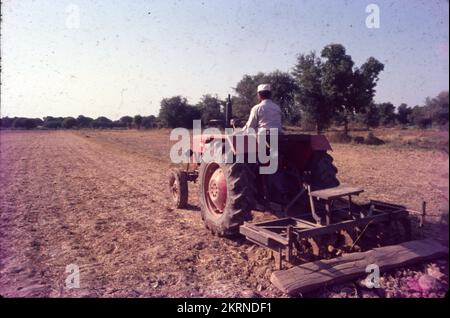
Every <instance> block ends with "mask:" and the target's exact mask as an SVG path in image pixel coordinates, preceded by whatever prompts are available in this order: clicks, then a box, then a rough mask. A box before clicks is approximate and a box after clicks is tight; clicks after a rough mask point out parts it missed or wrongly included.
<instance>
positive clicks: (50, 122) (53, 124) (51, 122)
mask: <svg viewBox="0 0 450 318" xmlns="http://www.w3.org/2000/svg"><path fill="white" fill-rule="evenodd" d="M63 120H64V118H62V117H52V116H47V117H44V127H45V128H48V129H57V128H61V124H62V121H63Z"/></svg>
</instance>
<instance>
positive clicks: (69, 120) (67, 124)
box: [61, 117, 78, 129]
mask: <svg viewBox="0 0 450 318" xmlns="http://www.w3.org/2000/svg"><path fill="white" fill-rule="evenodd" d="M77 125H78V122H77V120H76V119H75V118H73V117H66V118H64V120H63V121H62V123H61V127H62V128H66V129H70V128H73V127H76V126H77Z"/></svg>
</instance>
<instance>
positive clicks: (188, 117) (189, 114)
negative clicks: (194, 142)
mask: <svg viewBox="0 0 450 318" xmlns="http://www.w3.org/2000/svg"><path fill="white" fill-rule="evenodd" d="M158 117H159V118H160V120H161V124H162V125H163V126H164V127H169V128H175V127H184V128H192V124H193V120H194V119H200V118H201V114H200V111H199V110H198V109H197V108H196V107H193V106H191V105H189V104H188V102H187V99H186V98H184V97H181V96H174V97H171V98H164V99H163V100H162V101H161V108H160V110H159V116H158Z"/></svg>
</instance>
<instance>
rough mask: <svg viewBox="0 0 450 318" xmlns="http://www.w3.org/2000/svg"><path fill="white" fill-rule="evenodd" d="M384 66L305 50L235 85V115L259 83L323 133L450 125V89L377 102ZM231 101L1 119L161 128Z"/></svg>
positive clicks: (291, 121)
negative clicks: (414, 102)
mask: <svg viewBox="0 0 450 318" xmlns="http://www.w3.org/2000/svg"><path fill="white" fill-rule="evenodd" d="M383 70H384V65H383V64H382V63H381V62H380V61H378V60H377V59H376V58H374V57H369V58H368V59H367V60H366V62H364V63H363V64H362V65H360V66H357V65H355V63H354V62H353V60H352V57H351V56H350V55H349V54H347V52H346V49H345V47H344V46H343V45H341V44H330V45H327V46H325V47H324V48H323V49H322V51H321V52H320V55H319V54H317V53H316V52H314V51H313V52H310V53H307V54H300V55H298V57H297V61H296V64H295V65H294V66H293V68H292V72H281V71H274V72H270V73H262V72H260V73H257V74H256V75H244V76H243V78H242V79H241V80H240V81H239V82H238V83H237V85H236V87H235V88H234V91H235V92H234V93H235V94H233V97H232V101H233V115H234V116H235V117H236V118H238V119H240V120H241V121H245V120H246V119H247V118H248V115H249V113H250V109H251V107H252V106H254V105H255V104H257V103H258V101H257V95H256V87H257V85H259V84H261V83H270V84H271V86H272V98H273V100H274V101H275V102H276V103H277V104H278V105H280V108H281V110H282V115H283V122H284V124H285V125H293V126H301V127H303V128H305V129H308V130H312V129H314V130H316V131H317V132H318V133H321V132H322V131H324V130H325V129H327V128H328V127H330V126H331V125H335V126H342V127H343V129H344V133H345V134H347V133H348V129H349V123H356V124H359V125H361V126H365V127H367V128H375V127H378V126H393V125H403V126H406V125H414V126H417V127H420V128H431V127H445V128H447V129H448V116H449V96H448V91H445V92H441V93H440V94H439V95H438V96H436V97H434V98H430V97H428V98H427V99H426V100H425V104H424V105H422V106H414V107H409V106H408V105H406V104H401V105H399V106H398V107H395V106H394V105H393V104H392V103H390V102H385V103H378V104H376V103H374V101H373V98H374V96H375V93H376V90H375V89H376V86H377V83H378V80H379V75H380V73H381V72H382V71H383ZM224 105H225V101H224V100H221V99H220V98H218V96H217V95H209V94H207V95H204V96H203V97H202V98H201V99H200V101H199V102H198V103H197V104H196V105H191V104H189V102H188V100H187V99H186V98H185V97H183V96H181V95H179V96H173V97H170V98H164V99H163V100H162V101H161V107H160V110H159V114H158V116H157V117H155V116H153V115H151V116H141V115H136V116H134V117H131V116H124V117H122V118H120V119H119V120H115V121H113V120H110V119H108V118H106V117H103V116H102V117H98V118H96V119H93V118H89V117H85V116H83V115H80V116H78V117H77V118H74V117H65V118H63V117H50V116H47V117H44V118H43V119H40V118H17V117H15V118H8V117H4V118H1V123H0V124H1V127H3V128H26V129H32V128H36V127H44V128H49V129H57V128H66V129H70V128H133V127H134V128H137V129H140V128H146V129H149V128H160V127H168V128H175V127H186V128H191V127H192V121H193V120H194V119H201V120H202V122H203V124H207V123H209V122H210V121H211V120H218V121H223V120H224V111H223V109H224Z"/></svg>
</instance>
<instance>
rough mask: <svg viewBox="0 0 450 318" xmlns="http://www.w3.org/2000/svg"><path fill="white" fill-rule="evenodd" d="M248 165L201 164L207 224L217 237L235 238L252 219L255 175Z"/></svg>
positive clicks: (210, 162)
mask: <svg viewBox="0 0 450 318" xmlns="http://www.w3.org/2000/svg"><path fill="white" fill-rule="evenodd" d="M250 169H251V168H250V165H248V164H246V163H221V162H217V161H215V160H212V161H209V162H202V163H201V165H200V168H199V191H200V193H199V198H200V205H201V214H202V219H203V221H204V222H205V225H206V227H207V228H208V229H210V230H211V231H212V232H213V233H214V234H216V235H218V236H234V235H236V234H237V233H238V232H239V226H240V225H242V224H243V223H244V221H248V220H250V219H251V210H252V208H253V198H254V190H253V189H254V187H255V184H254V183H255V182H254V178H253V177H254V175H253V174H252V173H251V170H250Z"/></svg>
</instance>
